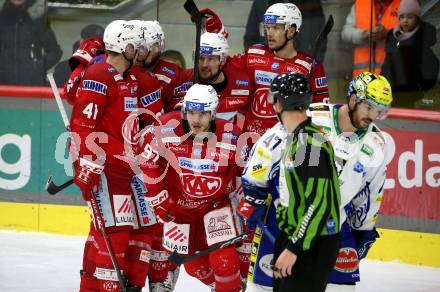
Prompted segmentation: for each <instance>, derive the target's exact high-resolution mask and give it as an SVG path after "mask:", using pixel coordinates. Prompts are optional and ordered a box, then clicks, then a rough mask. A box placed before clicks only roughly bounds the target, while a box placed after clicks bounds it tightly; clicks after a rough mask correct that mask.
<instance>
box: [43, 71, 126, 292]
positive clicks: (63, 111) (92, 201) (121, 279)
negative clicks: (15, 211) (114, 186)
mask: <svg viewBox="0 0 440 292" xmlns="http://www.w3.org/2000/svg"><path fill="white" fill-rule="evenodd" d="M47 80H49V83H50V87H51V88H52V91H53V94H54V96H55V100H56V102H57V105H58V109H59V110H60V114H61V117H62V119H63V122H64V126H65V127H66V130H67V131H68V132H69V133H70V135H71V145H72V148H73V151H74V152H75V153H78V147H77V145H76V143H75V139H74V138H73V137H72V133H71V130H70V126H69V120H68V119H67V114H66V109H65V108H64V104H63V101H62V100H61V96H60V93H59V92H58V87H57V85H56V83H55V79H54V78H53V72H48V73H47ZM51 181H52V179H51V177H49V180H48V181H47V184H46V189H47V188H48V185H49V186H50V182H51ZM71 181H72V182H73V179H72V180H71ZM70 184H72V183H71V182H70V181H68V182H66V183H64V184H62V185H61V186H68V185H70ZM61 186H60V187H61ZM90 205H91V207H92V214H93V217H94V218H95V219H96V221H97V223H98V229H99V230H100V231H101V234H102V237H103V239H104V243H105V245H106V247H107V251H108V253H109V256H110V259H111V261H112V263H113V267H114V268H115V270H116V276H117V277H118V281H119V285H120V287H121V292H126V291H127V289H126V286H125V285H126V281H125V279H124V277H123V276H122V273H121V269H120V268H119V264H118V261H117V260H116V256H115V252H114V251H113V247H112V244H111V242H110V239H109V237H108V235H107V233H106V232H105V229H104V226H105V225H104V219H103V218H102V216H101V211H100V210H99V206H98V203H97V202H96V197H95V194H94V193H93V192H92V195H91V197H90Z"/></svg>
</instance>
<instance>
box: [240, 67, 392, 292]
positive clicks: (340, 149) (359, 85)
mask: <svg viewBox="0 0 440 292" xmlns="http://www.w3.org/2000/svg"><path fill="white" fill-rule="evenodd" d="M391 101H392V94H391V87H390V85H389V83H388V81H387V80H386V79H385V78H384V77H383V76H380V75H375V74H372V73H369V72H363V73H362V74H360V75H359V76H357V77H356V78H354V79H353V80H352V81H351V83H350V85H349V89H348V93H347V104H345V105H328V104H323V103H320V104H312V105H311V106H310V110H309V115H310V116H311V118H312V121H313V123H314V124H316V125H317V126H319V127H320V128H321V129H322V130H323V131H324V132H325V133H326V136H327V137H328V138H329V139H330V141H331V143H332V144H333V147H334V151H335V157H336V160H337V161H336V165H337V167H338V172H339V178H340V183H341V223H343V224H342V228H341V246H340V252H339V255H338V259H337V262H336V265H335V268H334V270H333V272H332V275H331V276H330V279H329V285H328V286H327V290H326V291H354V290H355V284H356V282H358V281H359V268H358V267H359V260H360V259H362V258H364V257H365V256H366V254H367V252H368V250H369V248H370V247H371V245H372V244H373V243H374V241H375V239H376V238H377V237H378V233H377V232H376V230H375V228H374V226H375V222H376V219H377V212H378V210H379V207H380V203H381V199H382V194H383V185H384V182H385V172H386V160H385V156H386V155H385V149H386V147H385V140H384V138H383V136H382V134H381V132H380V130H379V128H377V126H376V125H375V124H374V123H373V121H374V120H376V119H382V118H384V117H385V116H386V113H387V111H388V109H389V108H390V105H391ZM284 135H285V132H284V131H283V127H282V125H279V124H277V125H275V126H274V127H273V128H272V129H270V130H268V132H267V133H266V134H265V135H263V136H262V137H261V138H260V139H259V140H258V141H257V143H256V144H255V145H254V148H253V150H252V151H251V153H250V157H249V159H248V164H247V166H246V169H245V172H244V174H243V177H242V180H243V186H245V185H246V186H247V187H246V188H245V187H244V188H243V189H244V192H245V195H250V196H249V197H254V198H258V200H257V202H258V203H259V206H258V205H256V206H257V207H256V208H255V209H254V210H253V212H252V214H250V215H249V216H248V218H245V219H246V223H247V225H248V226H249V227H254V228H255V225H256V222H258V221H261V220H263V218H264V216H265V215H266V218H265V221H264V222H265V224H266V225H267V228H268V230H269V232H271V233H272V234H273V235H274V236H275V237H276V236H277V235H278V228H277V224H276V221H275V212H274V211H275V208H274V205H273V203H272V204H270V201H269V200H267V199H266V198H269V199H270V198H271V197H270V196H269V197H268V196H267V194H268V193H270V194H271V195H272V197H274V199H276V198H277V197H278V191H277V187H276V186H277V185H278V165H279V160H280V157H281V154H280V153H281V147H282V143H281V142H280V143H278V141H281V140H282V137H284ZM246 193H247V194H246ZM263 194H265V195H263ZM264 203H266V204H268V205H269V204H270V206H269V209H268V210H267V214H266V208H265V205H264ZM254 205H255V204H254ZM252 251H253V253H252V255H251V264H250V268H249V276H248V286H247V290H246V291H271V289H272V270H271V267H272V265H273V263H272V262H271V261H272V258H273V243H271V241H270V240H269V238H268V236H266V235H265V234H264V233H263V232H262V230H260V229H259V227H257V229H256V233H255V236H254V242H253V248H252Z"/></svg>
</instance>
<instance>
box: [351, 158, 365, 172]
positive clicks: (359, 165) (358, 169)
mask: <svg viewBox="0 0 440 292" xmlns="http://www.w3.org/2000/svg"><path fill="white" fill-rule="evenodd" d="M353 170H354V171H356V172H357V173H363V172H364V165H363V164H362V163H360V161H356V163H355V164H354V165H353Z"/></svg>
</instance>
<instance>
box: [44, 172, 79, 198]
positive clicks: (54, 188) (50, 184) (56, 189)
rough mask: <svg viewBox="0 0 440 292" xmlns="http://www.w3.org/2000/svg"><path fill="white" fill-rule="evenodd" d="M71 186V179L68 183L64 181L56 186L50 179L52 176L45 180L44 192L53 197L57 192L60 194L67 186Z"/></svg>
mask: <svg viewBox="0 0 440 292" xmlns="http://www.w3.org/2000/svg"><path fill="white" fill-rule="evenodd" d="M71 184H73V179H72V178H71V179H69V180H68V181H66V182H65V183H63V184H61V185H59V186H57V185H56V184H55V183H54V182H53V179H52V176H49V178H48V179H47V182H46V187H45V189H46V191H47V192H48V193H49V195H55V194H57V193H59V192H61V191H62V190H64V189H65V188H67V187H68V186H70V185H71Z"/></svg>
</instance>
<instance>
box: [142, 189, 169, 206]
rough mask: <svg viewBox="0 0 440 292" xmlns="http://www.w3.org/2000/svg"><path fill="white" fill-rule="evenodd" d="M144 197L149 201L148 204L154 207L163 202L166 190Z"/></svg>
mask: <svg viewBox="0 0 440 292" xmlns="http://www.w3.org/2000/svg"><path fill="white" fill-rule="evenodd" d="M145 199H146V200H147V201H148V202H149V203H150V206H152V207H155V206H159V205H160V204H162V203H163V202H165V201H166V200H167V199H168V191H167V190H163V191H161V192H160V193H159V194H157V195H156V196H154V197H145Z"/></svg>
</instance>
